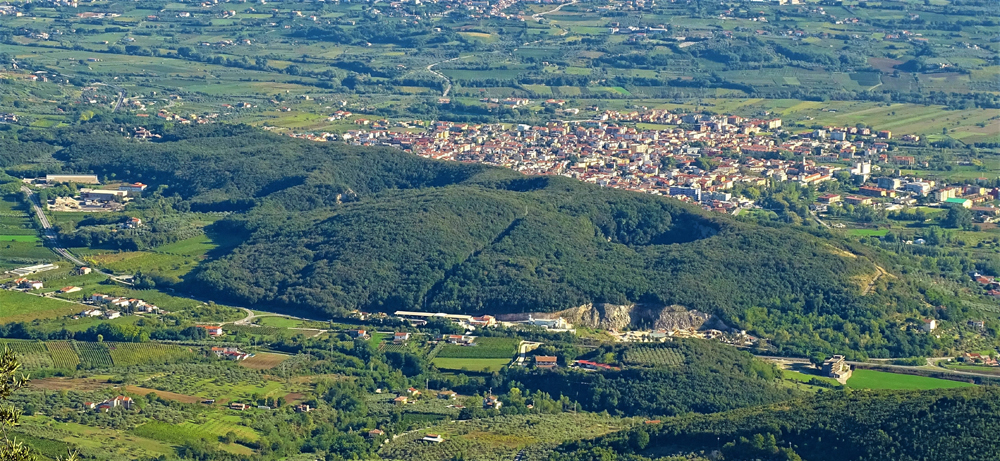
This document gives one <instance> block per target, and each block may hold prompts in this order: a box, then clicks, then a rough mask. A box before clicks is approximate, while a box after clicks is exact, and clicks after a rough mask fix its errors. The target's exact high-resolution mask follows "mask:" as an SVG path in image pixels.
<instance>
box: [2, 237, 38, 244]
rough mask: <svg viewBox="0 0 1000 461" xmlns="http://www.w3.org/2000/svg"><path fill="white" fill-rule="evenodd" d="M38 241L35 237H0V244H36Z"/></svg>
mask: <svg viewBox="0 0 1000 461" xmlns="http://www.w3.org/2000/svg"><path fill="white" fill-rule="evenodd" d="M38 240H39V239H38V237H37V236H35V235H0V243H3V242H32V243H34V242H37V241H38Z"/></svg>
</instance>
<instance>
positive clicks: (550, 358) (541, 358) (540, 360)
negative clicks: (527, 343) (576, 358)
mask: <svg viewBox="0 0 1000 461" xmlns="http://www.w3.org/2000/svg"><path fill="white" fill-rule="evenodd" d="M557 362H558V359H556V357H555V356H554V355H536V356H535V367H536V368H555V367H556V366H558V364H557Z"/></svg>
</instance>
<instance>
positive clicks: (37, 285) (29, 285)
mask: <svg viewBox="0 0 1000 461" xmlns="http://www.w3.org/2000/svg"><path fill="white" fill-rule="evenodd" d="M14 284H15V285H17V287H18V288H23V289H26V290H38V289H41V288H43V287H44V284H42V282H39V281H38V280H28V279H25V278H20V279H17V280H14Z"/></svg>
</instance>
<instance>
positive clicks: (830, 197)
mask: <svg viewBox="0 0 1000 461" xmlns="http://www.w3.org/2000/svg"><path fill="white" fill-rule="evenodd" d="M839 201H840V195H838V194H826V195H821V196H820V197H819V202H820V203H825V204H827V205H829V204H831V203H837V202H839Z"/></svg>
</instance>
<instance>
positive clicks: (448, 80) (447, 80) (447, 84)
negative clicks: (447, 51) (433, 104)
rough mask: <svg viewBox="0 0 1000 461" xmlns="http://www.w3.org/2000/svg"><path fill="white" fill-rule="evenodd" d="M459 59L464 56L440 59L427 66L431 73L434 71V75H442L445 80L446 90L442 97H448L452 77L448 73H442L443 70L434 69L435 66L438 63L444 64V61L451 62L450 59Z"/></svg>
mask: <svg viewBox="0 0 1000 461" xmlns="http://www.w3.org/2000/svg"><path fill="white" fill-rule="evenodd" d="M457 59H462V56H459V57H457V58H451V59H445V60H444V61H438V62H435V63H434V64H431V65H429V66H427V71H428V72H430V73H432V74H434V75H437V76H438V77H441V79H442V80H444V92H443V93H441V97H442V98H447V97H448V93H451V79H450V78H448V77H447V76H446V75H444V74H442V73H441V72H438V71H436V70H434V66H436V65H438V64H444V63H446V62H449V61H455V60H457Z"/></svg>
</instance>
